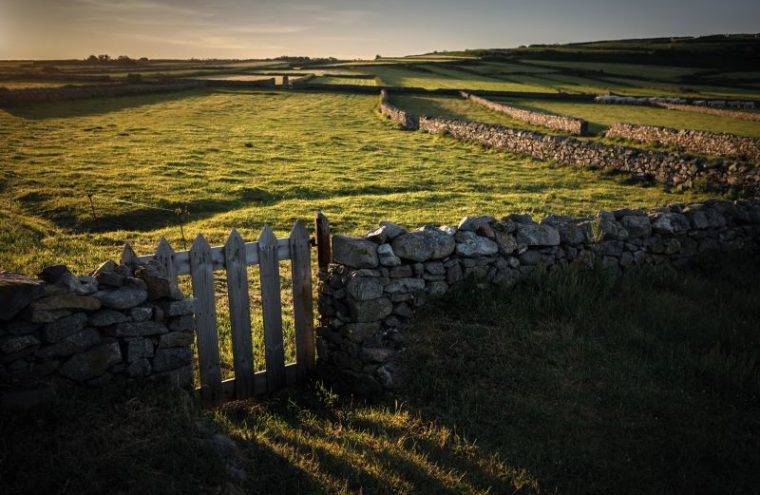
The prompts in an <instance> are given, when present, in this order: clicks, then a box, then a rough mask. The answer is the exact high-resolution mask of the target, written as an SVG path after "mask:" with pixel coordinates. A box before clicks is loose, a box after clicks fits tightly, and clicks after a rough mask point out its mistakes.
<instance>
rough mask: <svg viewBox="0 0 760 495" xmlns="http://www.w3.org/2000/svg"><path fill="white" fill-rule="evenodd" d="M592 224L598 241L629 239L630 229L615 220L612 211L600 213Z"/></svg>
mask: <svg viewBox="0 0 760 495" xmlns="http://www.w3.org/2000/svg"><path fill="white" fill-rule="evenodd" d="M592 225H593V227H592V228H593V230H594V237H595V240H596V241H609V240H613V241H624V240H626V239H628V231H627V230H626V229H624V228H623V226H622V225H620V223H619V222H618V221H617V220H615V215H613V214H612V213H606V212H603V213H600V214H599V215H598V216H597V217H596V218H595V219H594V221H593V223H592Z"/></svg>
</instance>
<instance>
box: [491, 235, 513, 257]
mask: <svg viewBox="0 0 760 495" xmlns="http://www.w3.org/2000/svg"><path fill="white" fill-rule="evenodd" d="M494 234H495V235H496V244H497V245H498V246H499V252H500V253H501V254H504V255H510V254H512V253H514V252H515V251H517V239H515V236H513V235H512V234H510V233H509V232H507V231H506V230H495V231H494Z"/></svg>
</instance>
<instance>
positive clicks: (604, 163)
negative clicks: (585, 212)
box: [419, 116, 760, 196]
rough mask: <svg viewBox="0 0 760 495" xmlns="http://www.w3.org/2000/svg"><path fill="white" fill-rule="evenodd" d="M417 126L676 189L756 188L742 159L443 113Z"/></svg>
mask: <svg viewBox="0 0 760 495" xmlns="http://www.w3.org/2000/svg"><path fill="white" fill-rule="evenodd" d="M419 125H420V129H422V130H424V131H427V132H430V133H433V134H447V135H450V136H452V137H454V138H456V139H462V140H467V141H474V142H477V143H480V144H483V145H486V146H491V147H494V148H499V149H503V150H507V151H511V152H514V153H520V154H524V155H528V156H530V157H533V158H535V159H537V160H542V161H553V162H557V163H560V164H563V165H579V166H597V167H601V168H604V169H610V170H618V171H621V172H626V173H630V174H633V175H636V176H640V177H650V178H654V179H656V180H657V181H659V182H661V183H663V184H667V185H668V186H671V187H675V188H677V189H689V188H691V187H693V186H694V185H695V183H701V184H703V185H709V186H710V187H713V188H716V189H720V190H727V189H733V190H738V191H740V192H742V193H744V194H746V195H750V196H751V195H755V194H757V192H758V191H760V169H759V168H758V167H756V166H755V165H753V164H751V163H748V162H744V161H738V160H727V159H719V158H713V159H710V158H702V157H697V156H692V155H687V154H683V153H677V152H676V153H666V152H661V151H651V150H641V149H637V148H631V147H627V146H619V145H609V144H604V143H598V142H590V141H582V140H579V139H576V138H573V137H569V136H552V135H547V134H541V133H538V132H530V131H523V130H518V129H510V128H508V127H503V126H499V125H493V124H483V123H479V122H467V121H460V120H450V119H443V118H432V117H424V116H423V117H420V118H419Z"/></svg>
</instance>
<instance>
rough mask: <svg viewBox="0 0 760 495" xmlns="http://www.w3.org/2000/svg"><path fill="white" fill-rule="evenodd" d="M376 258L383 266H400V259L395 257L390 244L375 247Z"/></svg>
mask: <svg viewBox="0 0 760 495" xmlns="http://www.w3.org/2000/svg"><path fill="white" fill-rule="evenodd" d="M377 257H378V260H379V261H380V264H381V265H383V266H388V267H394V266H399V265H400V264H401V258H399V257H398V256H396V253H394V252H393V247H391V245H390V244H380V245H379V246H377Z"/></svg>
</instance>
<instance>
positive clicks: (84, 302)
mask: <svg viewBox="0 0 760 495" xmlns="http://www.w3.org/2000/svg"><path fill="white" fill-rule="evenodd" d="M59 309H71V310H82V311H95V310H98V309H100V301H99V300H98V299H96V298H94V297H90V296H80V295H77V294H60V295H57V296H48V297H43V298H42V299H38V300H37V301H35V302H34V303H32V311H34V310H43V311H55V310H59Z"/></svg>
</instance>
